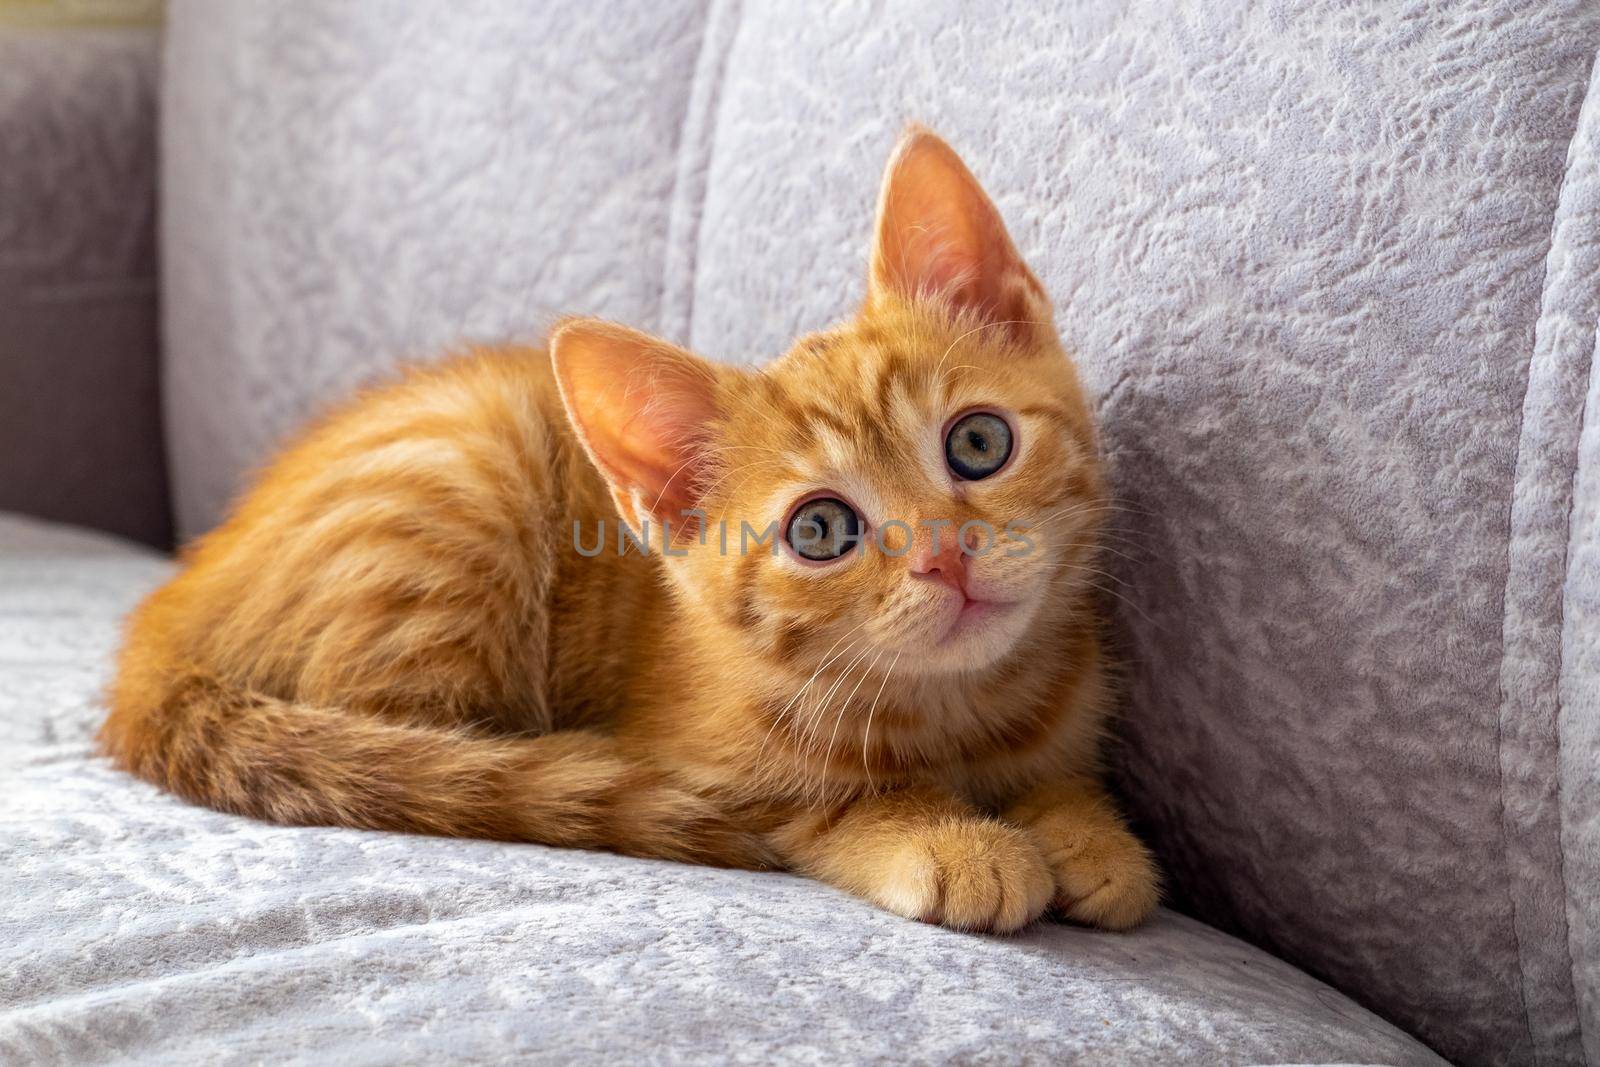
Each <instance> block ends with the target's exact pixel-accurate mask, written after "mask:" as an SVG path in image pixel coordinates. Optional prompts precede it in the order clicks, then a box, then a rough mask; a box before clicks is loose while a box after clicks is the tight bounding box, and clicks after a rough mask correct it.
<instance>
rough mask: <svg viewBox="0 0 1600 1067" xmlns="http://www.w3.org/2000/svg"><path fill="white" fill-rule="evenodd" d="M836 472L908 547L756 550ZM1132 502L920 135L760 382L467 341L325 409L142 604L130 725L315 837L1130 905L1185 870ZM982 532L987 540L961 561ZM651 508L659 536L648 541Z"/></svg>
mask: <svg viewBox="0 0 1600 1067" xmlns="http://www.w3.org/2000/svg"><path fill="white" fill-rule="evenodd" d="M972 411H981V412H985V413H990V414H992V415H993V416H994V418H996V419H1000V420H1002V421H1004V422H1005V424H1006V425H1007V426H1009V427H1010V432H1011V434H1012V438H1011V453H1010V454H1011V458H1010V459H1009V461H1006V463H1005V465H1004V466H1002V467H1001V468H999V469H998V472H997V473H993V474H992V476H989V475H988V474H985V475H984V476H982V477H977V478H967V477H957V476H956V475H955V474H954V473H953V471H954V470H955V469H956V468H954V467H952V466H951V465H950V464H951V463H953V462H955V461H954V460H949V459H947V457H946V454H945V452H944V440H945V436H946V433H947V430H948V428H949V426H950V424H951V420H952V419H953V418H955V417H957V416H960V415H961V414H962V413H963V412H972ZM985 425H992V424H985ZM975 440H976V439H975ZM994 440H999V438H994ZM979 444H981V445H982V447H983V448H988V447H989V445H988V443H987V439H985V440H983V441H980V442H979ZM952 447H954V446H952ZM974 447H977V446H976V445H975V446H974ZM997 447H998V446H997ZM973 455H979V453H973ZM980 459H981V456H980ZM969 473H971V472H970V470H969ZM818 494H827V499H834V498H837V499H838V500H840V501H844V502H846V503H847V504H848V506H849V507H850V508H851V509H854V513H855V514H856V515H857V516H858V517H859V521H860V523H861V529H862V531H863V533H864V534H871V536H872V537H875V538H877V546H876V547H869V546H868V545H861V546H858V547H857V548H855V549H854V550H852V551H851V552H849V553H848V554H847V555H845V556H844V557H841V558H840V559H838V560H837V561H834V562H821V563H817V562H810V561H807V560H803V559H801V558H800V556H799V555H798V554H797V553H796V552H795V551H793V550H792V549H791V548H790V547H788V546H785V545H779V544H776V543H775V542H773V541H767V542H763V543H760V544H758V545H756V546H751V545H749V544H748V543H747V544H746V546H745V547H746V549H747V550H746V551H742V552H741V551H740V543H739V542H740V535H741V533H742V532H744V529H745V527H746V526H748V528H749V530H750V531H751V532H753V533H759V532H762V531H764V530H766V529H768V528H775V529H778V530H780V531H781V530H783V529H784V526H783V524H784V522H785V518H786V516H788V515H789V514H790V512H791V510H792V509H793V508H794V507H795V506H796V505H797V504H801V503H804V502H806V501H808V500H814V499H817V498H818ZM1105 510H1106V503H1105V499H1104V489H1103V484H1102V474H1101V470H1100V466H1099V462H1098V459H1097V455H1096V446H1095V439H1094V429H1093V425H1092V421H1091V417H1090V413H1089V409H1088V407H1087V405H1086V403H1085V400H1084V397H1083V394H1082V392H1081V390H1080V388H1079V385H1078V381H1077V378H1076V375H1075V373H1074V371H1073V368H1072V365H1071V363H1070V361H1069V359H1068V358H1067V356H1066V354H1065V353H1064V352H1063V350H1062V348H1061V346H1060V343H1059V341H1058V340H1057V338H1056V335H1055V332H1054V328H1053V326H1052V325H1051V312H1050V308H1049V305H1048V302H1047V300H1046V298H1045V296H1044V294H1043V290H1042V288H1041V287H1040V286H1039V283H1038V282H1037V281H1036V280H1035V279H1034V277H1033V275H1032V274H1031V273H1030V272H1029V271H1028V269H1027V267H1026V266H1025V265H1024V264H1023V263H1022V261H1021V259H1020V258H1019V257H1018V255H1017V253H1016V251H1015V249H1014V247H1013V245H1012V242H1011V240H1010V238H1009V237H1008V236H1007V234H1006V231H1005V228H1004V225H1003V224H1002V223H1001V221H1000V218H999V215H998V214H997V213H996V212H995V210H994V208H993V206H992V205H991V204H990V202H989V200H988V198H987V197H986V196H985V195H984V193H983V191H982V190H981V189H980V188H979V186H978V184H977V182H976V181H975V180H974V179H973V178H972V176H971V174H970V173H969V172H968V171H967V169H966V167H965V166H964V165H963V164H962V163H961V161H960V160H959V159H958V158H957V157H956V155H955V154H954V153H953V152H952V151H951V150H950V148H949V147H948V146H947V145H945V144H944V142H942V141H940V140H939V139H938V138H937V137H935V136H933V135H932V134H930V133H928V132H926V131H923V130H920V129H913V130H912V131H910V132H909V133H908V134H907V135H906V137H905V138H904V139H903V140H902V142H901V144H900V146H899V147H898V148H897V150H896V152H895V155H894V157H893V159H892V160H891V161H890V165H889V168H888V173H887V175H886V177H885V181H884V185H883V191H882V193H881V198H880V204H879V213H878V223H877V228H876V233H875V236H874V242H873V252H872V266H871V277H870V280H869V286H868V298H867V301H866V303H865V305H864V306H863V308H862V310H861V311H860V313H859V314H858V315H857V316H856V317H855V318H854V319H853V320H851V321H849V322H846V323H844V324H842V325H840V326H838V327H837V328H834V329H831V330H828V331H826V332H823V333H818V334H814V335H811V336H808V337H804V338H801V339H800V340H799V341H798V342H797V343H796V344H795V346H794V347H793V349H792V350H791V351H790V352H789V353H788V354H787V355H785V356H784V357H783V358H782V359H780V360H778V361H776V362H775V363H773V364H771V365H770V366H768V367H766V368H764V369H761V370H744V369H736V368H732V367H727V366H719V365H714V364H710V363H707V362H704V361H702V360H699V359H698V358H696V357H694V356H693V355H690V354H689V353H687V352H684V351H682V350H680V349H677V348H675V347H673V346H671V345H669V344H666V343H665V342H662V341H658V340H654V339H652V338H649V337H646V336H644V335H641V334H638V333H635V332H633V331H631V330H627V329H624V328H622V327H618V326H613V325H608V324H604V323H599V322H594V321H572V322H568V323H565V324H564V325H562V326H561V327H560V328H559V329H558V330H557V331H556V332H555V334H554V335H553V336H552V339H551V344H550V350H549V352H548V353H546V352H542V351H538V350H533V349H513V348H506V349H495V350H475V351H470V352H466V353H463V354H461V355H459V356H457V357H456V358H454V359H452V360H449V361H447V362H445V363H442V364H439V365H436V366H432V367H427V368H419V369H415V370H412V371H411V372H409V373H408V374H407V375H405V376H404V377H403V379H402V380H400V381H398V382H396V383H394V384H390V385H388V386H385V387H382V388H378V389H375V390H374V391H372V392H369V393H367V394H365V395H362V396H360V397H357V398H356V399H355V400H353V401H351V402H350V403H348V404H347V405H345V406H344V407H343V408H341V409H340V410H338V411H335V412H334V413H332V414H331V415H329V416H327V417H326V418H324V419H323V420H322V421H321V422H319V423H318V424H316V425H314V426H313V427H311V428H310V429H309V430H307V431H305V432H304V433H303V434H302V435H301V436H300V437H299V438H298V439H297V440H296V441H294V442H293V443H292V444H291V445H290V446H289V447H288V448H286V449H285V450H284V451H283V453H282V454H281V455H280V456H279V457H278V458H277V459H276V460H275V461H274V462H273V463H272V464H271V465H270V466H268V467H267V468H266V469H265V471H264V472H263V473H262V474H261V475H260V477H259V478H258V480H257V481H256V483H255V485H254V486H253V487H252V488H251V489H250V490H249V492H247V493H246V494H245V495H244V496H243V498H242V499H241V500H240V501H239V503H238V504H237V506H236V507H235V509H234V510H233V512H232V513H231V515H230V516H229V518H228V519H227V520H226V521H225V522H224V523H223V524H222V525H221V526H220V527H218V528H217V529H216V530H215V531H213V532H212V533H210V534H208V535H206V536H205V537H203V538H201V539H200V540H199V541H197V542H196V543H195V544H193V545H192V546H190V548H189V549H187V550H186V551H185V553H184V554H183V557H182V567H181V570H180V572H179V573H178V575H177V576H176V577H175V578H174V579H173V580H172V581H170V582H169V583H168V584H167V585H165V586H164V587H162V588H161V589H159V590H157V591H156V592H155V593H154V594H152V595H151V596H150V597H149V598H148V599H147V600H146V601H145V602H144V603H143V604H142V605H141V606H140V607H139V609H138V610H137V611H136V612H135V613H134V615H133V616H132V618H131V619H130V621H129V624H128V628H127V635H126V641H125V644H124V647H123V650H122V653H121V657H120V660H119V663H118V670H117V675H116V679H115V682H114V684H113V686H112V690H111V713H110V716H109V718H108V720H107V722H106V724H105V726H104V728H103V730H102V732H101V735H100V736H101V741H102V744H103V746H104V748H105V750H106V751H107V752H108V753H109V754H110V755H111V757H112V758H113V759H114V760H115V762H116V763H117V764H118V765H119V766H121V767H123V768H126V769H127V770H129V771H131V772H133V773H134V774H137V775H139V776H140V777H143V778H146V779H148V780H150V781H152V782H155V783H158V784H159V785H161V786H163V787H165V788H167V789H169V790H171V791H172V792H174V793H176V794H178V795H180V796H182V797H185V798H187V799H189V800H192V801H195V802H197V803H201V804H207V805H210V806H212V807H215V808H219V809H222V810H224V811H230V812H237V813H240V814H245V815H250V816H255V817H258V818H264V819H272V820H275V821H279V822H283V823H291V824H308V825H309V824H332V825H345V826H355V827H365V828H371V829H378V830H398V831H412V832H419V833H430V834H447V835H460V836H481V837H492V838H501V839H506V840H517V841H531V842H541V843H546V844H551V845H561V846H571V847H579V848H602V849H613V850H617V851H621V852H626V853H632V854H637V855H646V856H661V857H670V858H676V859H682V860H688V861H693V862H702V863H714V864H724V865H738V866H748V867H786V868H790V869H795V870H800V871H804V872H808V873H810V874H813V875H815V876H816V877H818V878H821V879H823V880H826V881H828V882H830V883H832V884H834V885H837V886H839V887H841V888H844V889H847V890H849V891H851V892H855V893H858V894H860V895H862V896H864V897H866V898H867V899H870V900H873V901H875V902H877V903H879V904H880V905H882V906H884V907H887V908H890V909H892V910H895V911H897V912H900V913H902V914H905V915H908V916H913V917H917V918H921V919H926V920H930V921H939V922H944V923H947V924H950V925H953V926H958V927H962V928H970V929H993V930H1012V929H1016V928H1018V927H1020V926H1022V925H1024V924H1025V923H1027V922H1029V921H1030V920H1032V919H1033V918H1034V917H1035V916H1037V915H1038V914H1039V913H1040V912H1041V911H1043V910H1044V909H1045V908H1046V907H1047V906H1049V905H1050V904H1051V903H1052V902H1053V903H1054V904H1055V905H1056V907H1057V908H1058V909H1059V910H1060V911H1061V912H1062V913H1064V914H1065V915H1066V916H1068V917H1070V918H1073V919H1076V920H1079V921H1082V922H1086V923H1091V924H1095V925H1100V926H1104V927H1110V928H1125V927H1128V926H1131V925H1133V924H1135V923H1137V922H1138V921H1139V920H1140V919H1142V918H1143V917H1144V916H1145V915H1147V914H1148V913H1149V912H1150V910H1151V909H1152V908H1153V907H1154V905H1155V902H1156V896H1157V876H1156V871H1155V867H1154V865H1153V863H1152V861H1151V859H1150V857H1149V855H1148V853H1147V852H1146V850H1145V849H1144V848H1143V846H1142V845H1140V843H1139V842H1138V841H1137V840H1136V839H1135V838H1134V837H1133V836H1132V835H1131V834H1130V833H1129V832H1128V830H1127V829H1126V828H1125V826H1124V824H1123V822H1122V821H1121V819H1120V817H1119V816H1118V814H1117V812H1116V810H1115V808H1114V806H1113V805H1112V804H1111V803H1110V802H1109V800H1108V799H1107V797H1106V795H1105V792H1104V790H1103V789H1102V787H1101V785H1100V783H1099V762H1098V759H1099V748H1100V743H1101V737H1102V733H1103V729H1104V723H1105V717H1106V713H1107V705H1108V685H1107V665H1106V661H1105V654H1104V653H1103V651H1102V647H1101V636H1100V627H1101V621H1100V619H1099V617H1098V616H1097V613H1096V606H1095V605H1096V600H1095V597H1094V590H1093V583H1092V581H1091V579H1092V577H1093V576H1094V575H1095V574H1096V573H1097V569H1096V562H1095V560H1096V553H1097V551H1098V549H1097V545H1098V540H1099V535H1100V527H1101V521H1102V517H1103V515H1104V512H1105ZM829 514H838V513H837V512H831V513H829ZM602 520H603V521H604V522H605V523H606V544H605V545H604V546H603V547H602V548H601V549H600V551H598V553H592V552H591V551H589V550H587V549H592V548H593V542H594V538H595V536H596V532H597V528H598V524H599V523H600V522H601V521H602ZM977 520H981V521H982V522H983V523H987V524H988V526H987V529H990V530H993V531H995V533H994V537H993V544H992V545H991V546H989V550H988V551H986V552H985V553H984V554H981V555H977V554H967V553H966V552H959V551H956V549H958V548H960V547H961V546H962V545H967V546H968V547H969V548H973V549H976V548H978V547H982V546H979V545H977V543H976V542H977V540H978V538H979V535H978V534H977V533H975V532H974V533H969V534H968V535H967V537H968V538H970V539H971V540H970V541H969V540H966V539H963V538H962V535H961V534H959V533H956V531H957V530H959V529H960V528H961V527H962V524H963V523H969V522H975V521H977ZM935 521H945V522H948V523H949V524H950V525H948V526H946V527H944V528H943V529H942V531H941V532H942V536H943V537H944V538H948V539H949V541H947V542H945V544H944V546H942V547H941V545H939V544H936V543H935V536H936V534H935V530H936V529H937V528H936V527H935V526H934V525H932V523H934V522H935ZM664 522H665V523H670V524H671V536H672V540H671V542H670V544H669V545H667V546H666V547H669V548H670V549H671V554H670V555H669V554H667V553H664V552H663V551H662V548H663V539H662V529H663V523H664ZM575 523H576V524H577V529H576V536H575V530H574V524H575ZM621 523H626V524H627V525H628V526H629V528H630V529H632V530H633V531H635V532H638V531H641V530H649V531H651V534H650V539H651V541H652V542H653V546H652V547H653V549H654V551H652V552H650V553H649V554H645V553H643V552H641V551H639V550H638V549H637V548H635V547H631V546H629V547H628V550H627V551H626V552H618V551H617V530H618V527H619V525H620V524H621ZM774 524H776V526H774ZM902 524H903V525H902ZM980 529H984V527H978V526H976V525H974V526H969V527H968V530H971V531H977V530H980ZM724 531H726V537H727V541H728V544H727V545H726V548H724V545H723V537H724ZM747 540H748V539H747ZM951 546H954V547H951Z"/></svg>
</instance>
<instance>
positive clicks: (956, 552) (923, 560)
mask: <svg viewBox="0 0 1600 1067" xmlns="http://www.w3.org/2000/svg"><path fill="white" fill-rule="evenodd" d="M969 540H970V539H969ZM911 573H912V574H915V575H917V576H918V577H919V578H932V579H934V580H935V581H939V582H943V583H944V584H945V585H948V586H949V587H950V588H951V589H954V590H955V591H956V592H958V593H960V594H961V595H962V596H966V594H967V554H966V553H965V552H963V551H962V550H961V538H960V535H958V534H957V533H956V532H955V531H954V530H950V529H946V530H941V531H940V537H939V546H938V551H937V552H935V551H934V544H933V537H932V536H928V537H919V538H917V542H916V544H915V545H914V546H913V547H912V549H911Z"/></svg>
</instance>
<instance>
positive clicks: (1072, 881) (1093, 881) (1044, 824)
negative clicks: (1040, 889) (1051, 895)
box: [1033, 813, 1161, 930]
mask: <svg viewBox="0 0 1600 1067" xmlns="http://www.w3.org/2000/svg"><path fill="white" fill-rule="evenodd" d="M1033 839H1034V841H1035V842H1037V843H1038V845H1039V848H1040V850H1041V852H1042V853H1043V854H1044V859H1045V862H1046V863H1048V864H1049V865H1050V870H1051V871H1052V872H1053V873H1054V875H1055V899H1054V901H1053V904H1054V906H1055V908H1056V910H1057V911H1059V912H1061V914H1063V915H1065V916H1066V917H1067V918H1069V919H1071V920H1073V921H1074V922H1080V923H1083V924H1085V925H1087V926H1098V927H1100V928H1102V929H1105V930H1128V929H1131V928H1133V927H1135V926H1138V925H1139V924H1140V923H1141V922H1143V921H1144V920H1145V919H1146V918H1148V917H1149V915H1150V913H1151V912H1152V911H1154V910H1155V907H1156V904H1157V903H1158V902H1159V900H1160V896H1161V874H1160V872H1159V871H1158V870H1157V868H1156V863H1155V860H1154V858H1152V857H1151V855H1150V850H1149V849H1147V848H1145V847H1144V844H1143V842H1141V841H1140V840H1139V839H1138V838H1137V837H1134V836H1133V834H1131V833H1129V832H1128V831H1127V829H1125V828H1124V827H1123V826H1121V825H1120V824H1116V823H1103V822H1100V821H1099V820H1090V821H1087V822H1081V823H1080V822H1076V821H1074V820H1073V819H1072V818H1071V817H1070V816H1069V815H1066V814H1064V813H1063V814H1059V815H1056V816H1055V817H1050V818H1045V819H1042V820H1040V822H1039V823H1037V824H1035V825H1034V827H1033Z"/></svg>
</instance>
